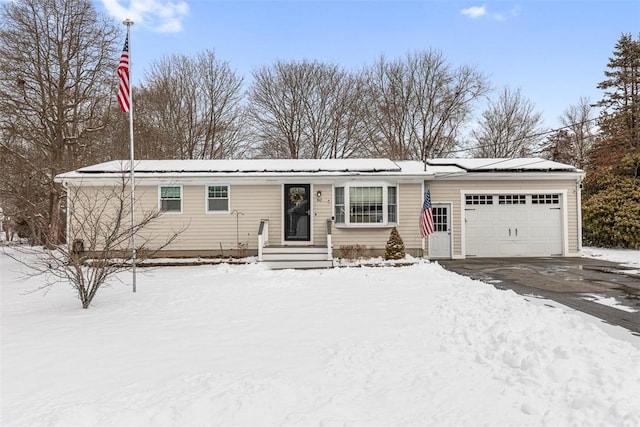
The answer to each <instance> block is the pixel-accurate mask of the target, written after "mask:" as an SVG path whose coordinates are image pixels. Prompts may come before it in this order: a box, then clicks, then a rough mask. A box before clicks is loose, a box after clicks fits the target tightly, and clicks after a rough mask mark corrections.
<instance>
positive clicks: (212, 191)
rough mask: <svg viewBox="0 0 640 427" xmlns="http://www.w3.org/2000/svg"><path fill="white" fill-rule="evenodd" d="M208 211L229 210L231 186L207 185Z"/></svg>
mask: <svg viewBox="0 0 640 427" xmlns="http://www.w3.org/2000/svg"><path fill="white" fill-rule="evenodd" d="M207 212H225V213H227V212H229V186H228V185H208V186H207Z"/></svg>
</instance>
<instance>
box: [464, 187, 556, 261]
mask: <svg viewBox="0 0 640 427" xmlns="http://www.w3.org/2000/svg"><path fill="white" fill-rule="evenodd" d="M464 208H465V243H466V256H477V257H508V256H550V255H562V204H561V195H560V194H477V195H474V194H470V195H466V196H465V207H464Z"/></svg>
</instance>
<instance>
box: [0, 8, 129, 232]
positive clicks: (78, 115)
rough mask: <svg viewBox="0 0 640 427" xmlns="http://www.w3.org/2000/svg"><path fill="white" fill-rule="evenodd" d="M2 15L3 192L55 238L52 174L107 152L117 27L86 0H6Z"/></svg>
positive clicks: (57, 190)
mask: <svg viewBox="0 0 640 427" xmlns="http://www.w3.org/2000/svg"><path fill="white" fill-rule="evenodd" d="M0 17H1V18H0V132H1V133H2V138H0V149H1V154H2V157H3V159H4V160H3V163H4V164H5V165H9V166H8V167H3V168H1V169H0V193H1V194H2V198H3V199H5V200H8V201H10V202H11V204H12V206H13V207H14V208H15V209H17V210H19V211H20V212H15V213H16V214H18V215H20V216H21V217H22V218H23V219H24V220H25V221H28V222H29V223H30V227H31V228H32V229H34V230H35V229H37V230H40V231H41V233H39V234H40V238H41V241H42V243H47V244H54V243H56V242H57V241H58V240H59V239H60V237H61V236H62V235H63V233H62V230H63V225H64V220H63V218H62V216H61V203H62V194H63V190H62V187H61V186H60V184H58V183H56V182H54V179H53V178H54V177H55V176H56V175H57V174H58V173H60V172H63V171H66V170H70V169H74V168H76V167H78V166H80V165H83V164H85V163H94V162H95V161H96V160H97V159H99V158H100V157H101V156H104V155H105V153H106V151H105V150H104V149H103V148H104V146H103V145H101V144H100V143H99V138H98V134H99V133H100V131H101V130H102V129H103V126H104V124H105V122H106V121H107V120H108V116H107V114H108V110H109V104H110V99H112V97H111V96H109V94H111V93H112V92H113V87H114V85H113V84H112V83H113V79H114V72H113V61H114V59H113V58H114V56H115V47H114V46H115V45H114V43H115V39H116V37H117V36H118V31H117V29H116V28H115V27H114V26H113V25H112V24H110V23H109V22H108V20H107V19H106V18H105V17H103V16H101V15H98V13H97V12H96V11H95V9H94V7H93V5H92V3H91V2H90V1H88V0H22V1H19V2H3V3H2V4H1V5H0ZM9 173H11V174H9ZM32 189H36V190H35V191H31V190H32Z"/></svg>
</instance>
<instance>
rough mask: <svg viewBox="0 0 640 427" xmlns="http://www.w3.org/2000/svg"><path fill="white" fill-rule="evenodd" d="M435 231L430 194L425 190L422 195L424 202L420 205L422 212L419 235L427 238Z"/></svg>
mask: <svg viewBox="0 0 640 427" xmlns="http://www.w3.org/2000/svg"><path fill="white" fill-rule="evenodd" d="M434 231H436V229H435V226H434V224H433V208H432V207H431V193H430V190H427V192H426V193H424V202H423V203H422V212H421V213H420V235H421V236H422V237H427V236H428V235H429V234H431V233H433V232H434Z"/></svg>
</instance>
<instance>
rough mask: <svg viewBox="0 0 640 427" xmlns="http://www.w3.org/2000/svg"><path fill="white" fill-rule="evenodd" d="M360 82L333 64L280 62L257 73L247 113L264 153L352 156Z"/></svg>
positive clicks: (272, 155)
mask: <svg viewBox="0 0 640 427" xmlns="http://www.w3.org/2000/svg"><path fill="white" fill-rule="evenodd" d="M359 88H360V86H359V82H358V80H357V79H355V78H354V77H353V76H351V75H349V74H348V73H347V72H345V71H344V70H342V69H340V68H339V67H338V66H335V65H327V64H322V63H319V62H309V61H302V62H277V63H276V64H275V65H273V66H270V67H263V68H261V69H259V70H257V71H255V72H254V74H253V84H252V86H251V88H250V89H249V113H250V115H249V117H250V118H251V119H252V120H253V125H254V134H255V138H256V139H257V141H258V144H259V151H260V154H261V155H263V156H267V157H275V158H327V157H348V156H351V155H353V154H354V153H356V152H357V149H358V147H357V145H356V143H357V131H358V127H359V126H358V121H359V117H358V111H359V108H360V105H361V104H360V103H359V102H358V101H359V93H360V92H359Z"/></svg>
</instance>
